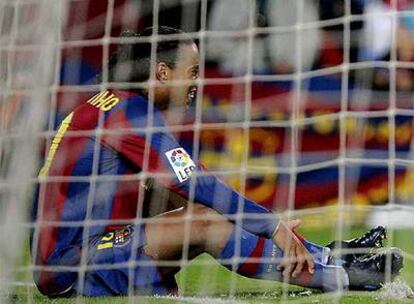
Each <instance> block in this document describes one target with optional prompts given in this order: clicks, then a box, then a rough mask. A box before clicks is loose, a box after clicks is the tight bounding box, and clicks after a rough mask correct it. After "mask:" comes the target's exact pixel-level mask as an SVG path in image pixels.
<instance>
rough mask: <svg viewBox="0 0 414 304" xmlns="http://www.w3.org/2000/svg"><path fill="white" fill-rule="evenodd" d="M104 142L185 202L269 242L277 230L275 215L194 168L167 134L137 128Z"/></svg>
mask: <svg viewBox="0 0 414 304" xmlns="http://www.w3.org/2000/svg"><path fill="white" fill-rule="evenodd" d="M141 129H142V128H141ZM105 142H106V144H109V145H110V146H111V147H112V148H113V149H115V150H116V151H117V152H119V153H121V154H122V155H123V156H124V157H126V158H127V159H128V160H129V161H131V162H132V163H134V164H135V165H136V166H137V167H139V168H141V169H143V171H144V172H148V173H150V174H154V176H155V179H156V181H157V182H158V183H159V184H162V185H163V186H165V187H167V188H169V189H170V190H171V191H174V192H176V193H178V194H180V195H181V196H183V197H185V198H190V196H191V198H192V199H194V201H195V202H197V203H201V204H203V205H205V206H207V207H210V208H212V209H214V210H216V211H217V212H219V213H221V214H222V215H224V216H226V217H227V218H228V219H229V220H230V221H232V222H234V223H236V224H239V225H240V226H241V227H243V228H244V229H246V230H247V231H249V232H251V233H254V234H256V235H259V236H263V237H266V238H271V236H272V234H273V232H274V230H275V229H276V226H277V224H278V222H279V219H278V217H277V215H275V214H273V213H272V212H271V211H269V210H268V209H266V208H264V207H263V206H260V205H258V204H257V203H255V202H253V201H251V200H249V199H247V198H246V197H244V196H242V195H241V194H240V193H238V192H237V191H235V190H233V189H232V188H231V187H229V186H228V185H227V184H225V183H224V182H223V181H221V180H220V179H219V178H218V177H216V176H214V175H213V174H210V173H209V172H207V171H206V170H205V169H204V168H203V167H202V166H200V165H196V164H195V163H194V162H193V160H192V159H191V157H190V155H189V154H188V153H187V152H186V151H185V150H184V149H183V148H182V147H181V146H180V145H179V143H178V142H177V140H176V139H175V138H174V137H173V136H172V135H171V134H170V133H169V132H168V131H165V130H163V131H159V132H158V131H157V132H152V133H151V134H148V132H147V131H145V130H142V131H140V130H139V128H138V130H136V131H134V132H127V133H126V134H122V136H118V137H114V138H112V139H111V137H109V138H105ZM149 143H150V144H149ZM146 146H147V148H146ZM190 193H192V194H191V195H190Z"/></svg>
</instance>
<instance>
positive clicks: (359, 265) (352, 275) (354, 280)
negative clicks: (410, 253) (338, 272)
mask: <svg viewBox="0 0 414 304" xmlns="http://www.w3.org/2000/svg"><path fill="white" fill-rule="evenodd" d="M343 267H344V269H345V271H346V272H347V273H348V277H349V289H351V290H369V291H373V290H377V289H379V288H381V286H382V285H383V284H384V283H385V282H387V281H393V280H394V278H395V277H396V276H397V275H398V274H399V273H400V270H401V268H402V267H403V256H402V253H401V251H400V250H399V249H398V248H389V249H387V250H384V251H383V252H379V253H377V254H372V255H370V256H366V257H363V258H360V259H355V260H353V261H351V262H347V263H345V264H344V265H343Z"/></svg>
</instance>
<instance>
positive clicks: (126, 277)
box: [74, 225, 177, 296]
mask: <svg viewBox="0 0 414 304" xmlns="http://www.w3.org/2000/svg"><path fill="white" fill-rule="evenodd" d="M145 244H146V237H145V226H144V225H141V226H135V227H134V226H127V227H125V228H124V229H119V230H115V231H113V232H108V233H107V234H105V235H103V236H99V237H95V238H93V239H91V241H90V242H89V249H88V268H89V269H88V270H87V271H86V272H85V276H84V280H83V284H82V282H81V280H79V279H78V282H77V284H75V285H74V289H75V290H74V291H75V293H76V294H81V295H85V296H117V295H128V294H131V293H134V294H145V295H155V294H158V295H165V294H171V293H174V292H176V290H177V285H176V283H175V280H174V278H168V279H167V278H163V277H162V276H161V274H160V273H159V271H158V267H157V265H156V263H155V262H154V261H153V260H152V258H151V257H149V256H148V255H146V254H145V253H144V250H143V247H144V246H145ZM133 248H135V249H133ZM126 263H129V265H127V264H126Z"/></svg>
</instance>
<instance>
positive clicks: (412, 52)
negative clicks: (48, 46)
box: [0, 0, 414, 242]
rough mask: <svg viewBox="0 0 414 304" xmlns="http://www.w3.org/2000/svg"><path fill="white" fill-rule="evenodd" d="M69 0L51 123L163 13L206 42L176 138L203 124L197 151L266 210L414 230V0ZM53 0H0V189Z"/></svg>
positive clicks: (50, 98) (56, 54)
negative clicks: (123, 39)
mask: <svg viewBox="0 0 414 304" xmlns="http://www.w3.org/2000/svg"><path fill="white" fill-rule="evenodd" d="M61 3H64V4H63V5H64V8H63V9H62V8H61V11H60V12H63V14H62V16H60V17H61V18H60V19H59V20H60V21H61V22H60V23H55V24H57V25H58V27H57V28H58V30H57V31H58V32H59V33H58V36H59V41H58V42H57V43H54V44H52V46H53V50H52V53H51V54H52V57H50V60H51V61H54V64H53V68H54V69H55V79H54V80H51V81H50V86H49V89H48V93H47V94H46V95H45V96H47V98H46V100H45V101H44V103H43V106H45V107H46V108H47V114H46V115H45V116H43V117H46V119H45V120H44V121H43V123H41V124H40V126H39V128H40V129H41V130H46V131H53V130H55V129H56V127H57V126H58V125H59V123H60V122H61V120H62V119H63V118H64V117H65V116H66V115H67V114H68V113H69V112H70V111H71V110H72V109H73V108H74V107H76V106H77V105H78V104H80V103H82V102H83V101H85V100H86V99H87V98H88V97H89V96H91V95H93V94H94V92H96V90H99V87H97V86H95V84H96V79H95V76H96V75H97V74H98V73H99V72H100V71H101V69H102V68H103V62H105V58H107V56H108V53H111V52H112V51H114V50H115V48H116V43H117V41H116V39H112V38H111V37H115V38H116V37H119V34H120V33H121V31H122V30H125V29H131V30H136V31H139V30H141V29H144V28H145V27H147V26H151V25H153V23H154V18H156V19H155V22H158V24H160V25H169V26H173V27H177V28H180V29H182V30H184V31H186V32H189V33H190V34H191V35H193V36H194V37H196V38H199V39H200V42H199V43H200V49H201V50H202V58H203V59H204V60H203V63H202V65H203V68H202V74H201V75H200V76H201V77H202V79H203V84H204V85H203V86H202V95H201V98H200V99H199V100H198V102H197V103H196V104H194V105H193V107H192V108H191V109H190V111H189V113H187V115H186V117H185V119H184V123H183V124H184V125H188V126H190V127H188V128H183V131H181V132H177V136H178V137H179V138H180V141H181V142H182V144H183V145H184V147H185V148H186V150H187V151H193V145H194V143H195V141H198V136H197V137H195V136H194V133H195V131H194V128H191V125H192V123H194V122H196V125H197V126H198V127H199V128H200V130H201V132H200V134H199V142H198V143H196V145H199V146H200V152H199V159H200V161H201V162H203V163H204V164H205V165H206V166H207V167H209V169H210V170H212V171H217V172H218V174H223V178H225V179H226V180H227V181H228V182H229V183H230V184H231V185H233V186H235V187H238V188H241V187H243V189H242V191H245V193H246V195H247V196H248V197H250V198H252V199H254V200H255V201H257V202H259V203H261V204H263V205H265V206H266V207H268V208H272V209H274V210H277V211H286V210H299V214H300V210H303V211H304V214H307V213H310V214H313V217H312V219H311V220H309V221H308V222H307V224H309V225H311V224H313V225H315V226H320V225H321V224H322V223H330V224H332V225H333V226H336V227H337V228H340V227H341V224H337V222H336V221H337V216H336V215H338V213H337V211H338V210H340V212H339V214H343V213H344V212H345V211H349V212H348V213H349V215H350V216H349V217H347V219H348V218H349V219H350V220H351V221H352V223H353V224H360V225H361V224H363V225H368V226H369V225H374V224H381V223H382V224H387V225H388V226H389V227H394V228H404V227H405V228H412V227H413V226H414V224H413V223H414V222H413V221H412V218H413V215H414V205H413V198H414V187H413V182H414V171H413V168H412V167H413V164H414V162H413V160H414V158H413V155H414V154H413V152H414V140H413V132H414V121H413V115H414V111H413V110H414V95H413V89H414V70H413V68H414V63H413V61H414V1H411V0H384V1H382V0H289V1H286V0H256V1H247V0H246V1H240V0H220V1H219V0H168V1H167V0H159V1H157V0H154V1H152V0H148V1H147V0H146V1H143V0H142V1H139V0H66V1H61ZM47 5H48V4H47V1H41V0H38V1H36V0H33V1H25V0H21V1H5V0H3V1H0V84H1V88H2V91H1V92H0V113H1V116H0V124H1V132H2V133H1V134H2V135H1V136H2V144H1V145H0V148H1V155H0V156H1V158H0V170H1V172H2V180H1V183H2V184H1V185H2V187H3V188H2V196H4V195H5V194H4V192H5V190H3V189H6V188H7V185H8V183H9V180H8V177H9V175H8V174H9V171H10V159H11V158H12V155H13V153H14V149H15V146H13V144H9V141H8V140H9V138H8V137H7V134H10V133H12V132H13V130H15V129H16V128H17V127H16V126H19V125H21V123H22V121H25V119H27V111H28V108H27V107H28V106H27V105H28V104H29V103H28V101H27V100H28V99H30V98H31V97H30V96H31V95H30V94H31V91H30V89H27V86H28V83H31V84H33V83H36V81H38V79H37V78H36V75H34V74H33V73H32V72H33V70H32V69H31V65H33V64H34V62H35V61H36V60H37V59H36V58H37V56H38V54H37V53H36V51H35V49H36V43H37V42H39V41H41V39H39V37H43V36H42V33H40V34H39V35H40V36H39V37H37V36H36V35H35V36H33V35H31V32H30V27H35V26H36V25H37V24H39V23H42V22H43V21H45V22H46V19H48V18H49V17H50V16H49V15H48V14H45V12H44V9H45V7H47ZM252 12H253V13H252ZM55 13H56V11H53V10H51V11H50V14H51V15H53V14H55ZM154 16H156V17H154ZM55 17H56V16H55ZM252 25H253V27H252ZM60 27H61V31H60V30H59V29H60ZM42 39H44V38H42ZM52 58H56V59H52ZM51 74H52V75H53V73H51ZM246 75H247V76H246ZM246 122H248V124H247V127H246ZM246 132H248V137H246ZM195 138H196V139H195ZM246 138H248V149H249V150H248V158H247V160H246V159H245V157H244V156H245V154H246V153H245V149H246ZM44 142H46V140H44ZM43 145H44V144H43ZM43 145H41V146H43ZM44 149H45V148H44V147H43V148H40V153H41V155H44V152H43V154H42V151H43V150H44ZM241 167H243V168H245V169H246V170H247V172H248V173H247V179H246V183H245V184H244V183H243V182H240V180H241V179H240V168H241ZM226 172H227V173H226ZM228 172H236V173H235V174H233V173H232V174H228ZM7 189H9V188H7ZM321 207H322V208H321ZM2 208H5V207H2ZM3 210H7V209H3ZM312 210H313V211H312ZM322 210H323V212H322ZM356 211H358V212H356ZM327 212H328V216H327ZM318 215H319V216H318ZM4 216H5V215H3V217H4ZM347 219H346V220H347ZM408 241H409V242H410V241H411V242H414V241H413V239H411V240H410V239H408Z"/></svg>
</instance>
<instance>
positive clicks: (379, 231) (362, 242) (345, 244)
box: [326, 226, 387, 262]
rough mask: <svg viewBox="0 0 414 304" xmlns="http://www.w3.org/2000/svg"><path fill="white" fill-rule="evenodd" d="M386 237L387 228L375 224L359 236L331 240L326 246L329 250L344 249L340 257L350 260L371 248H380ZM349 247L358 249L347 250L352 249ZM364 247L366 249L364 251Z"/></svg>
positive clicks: (362, 254)
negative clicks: (353, 250) (342, 239)
mask: <svg viewBox="0 0 414 304" xmlns="http://www.w3.org/2000/svg"><path fill="white" fill-rule="evenodd" d="M386 237H387V230H386V229H385V228H384V227H382V226H377V227H375V228H373V229H371V230H370V231H368V232H367V233H365V234H364V235H363V236H361V237H359V238H355V239H351V240H345V241H333V242H331V243H329V244H328V245H327V246H326V247H329V248H330V249H331V250H335V249H344V251H345V253H344V254H341V256H340V258H341V259H343V260H345V261H348V262H350V261H352V260H354V259H356V258H360V257H362V256H364V255H365V254H367V253H369V250H370V249H371V248H381V247H382V246H383V241H384V239H385V238H386ZM350 249H360V250H355V252H349V251H352V250H350ZM364 249H366V250H365V252H364ZM367 249H369V250H367Z"/></svg>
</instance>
